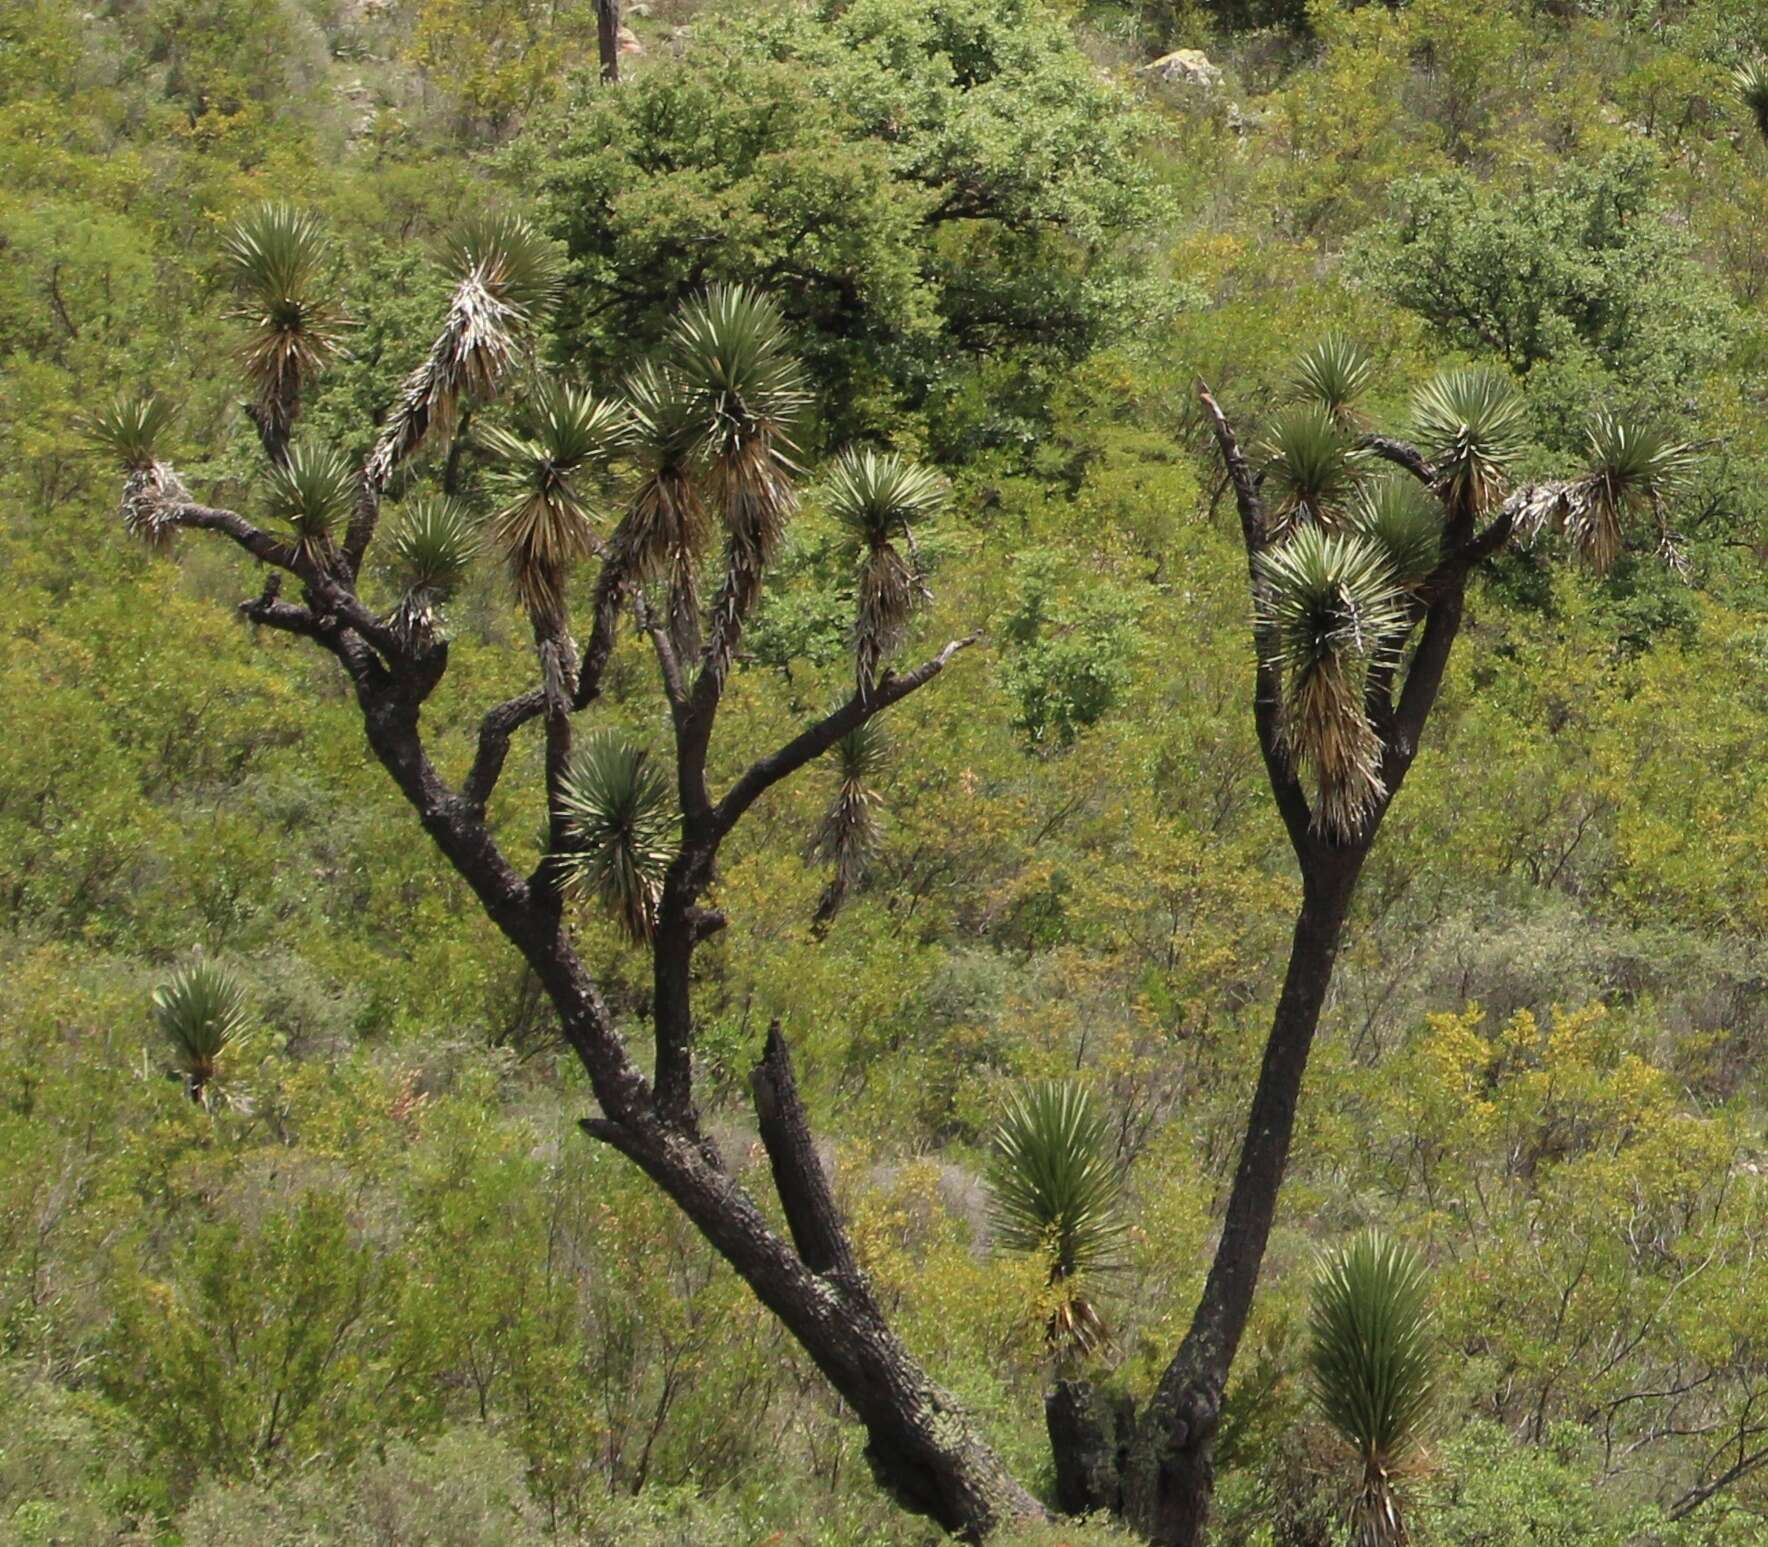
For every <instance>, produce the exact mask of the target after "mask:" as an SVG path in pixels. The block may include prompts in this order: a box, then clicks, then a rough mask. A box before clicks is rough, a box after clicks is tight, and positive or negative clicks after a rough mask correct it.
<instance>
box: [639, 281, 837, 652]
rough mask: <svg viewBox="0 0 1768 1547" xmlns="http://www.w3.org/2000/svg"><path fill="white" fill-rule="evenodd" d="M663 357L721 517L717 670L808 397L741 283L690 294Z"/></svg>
mask: <svg viewBox="0 0 1768 1547" xmlns="http://www.w3.org/2000/svg"><path fill="white" fill-rule="evenodd" d="M665 359H666V362H667V365H668V367H669V369H671V370H672V371H673V372H675V373H676V374H677V375H678V376H679V377H680V379H681V381H682V382H683V383H684V384H685V386H686V387H687V389H688V390H689V391H690V392H691V393H692V394H693V396H694V400H695V402H696V403H697V405H698V411H699V414H700V418H701V425H702V429H701V436H702V442H701V444H702V446H703V448H704V452H705V456H706V463H707V469H708V472H709V474H710V477H711V484H712V499H713V505H714V507H715V508H716V509H717V510H718V512H719V514H720V515H721V516H722V518H723V520H724V526H725V542H726V562H725V582H724V585H723V587H722V589H721V591H720V594H719V597H718V600H717V603H716V604H715V617H714V620H713V626H714V630H715V632H714V639H713V646H712V648H713V650H714V652H715V655H716V659H715V660H714V662H713V665H714V669H715V670H716V671H719V672H722V671H723V670H725V668H726V667H727V666H728V664H729V656H730V652H731V651H733V650H734V649H735V647H736V636H737V633H738V631H739V630H740V629H741V627H742V620H743V619H744V618H746V617H747V616H748V614H749V611H750V609H751V608H752V607H753V606H754V603H755V598H756V596H757V595H758V594H759V592H760V589H761V578H762V572H763V570H764V569H765V568H766V565H767V562H768V560H769V559H770V558H772V556H773V553H774V550H775V548H776V547H777V546H778V544H779V540H780V536H781V534H782V533H783V532H784V530H785V526H786V522H787V520H788V519H789V518H790V516H791V514H792V512H793V511H794V510H795V509H796V508H797V503H798V496H797V490H796V482H795V480H796V478H797V475H798V466H797V464H796V462H795V461H794V460H793V458H794V456H795V454H796V447H795V446H794V444H793V441H792V434H793V430H794V427H795V426H796V424H797V421H798V419H799V418H800V416H801V415H802V414H803V412H804V409H805V407H806V406H807V404H808V402H809V397H808V393H807V392H806V389H805V378H804V371H803V367H802V366H801V365H800V364H799V362H798V359H797V357H796V356H795V355H794V354H793V353H792V352H791V346H790V339H789V337H788V334H787V329H786V323H785V319H784V317H783V316H782V315H781V313H780V309H779V307H778V306H777V305H775V304H774V302H773V301H772V300H771V299H770V298H769V297H767V296H765V295H762V294H761V293H760V292H758V291H755V290H751V289H749V288H748V287H747V286H744V285H714V286H713V287H712V288H711V289H710V290H708V291H707V292H706V294H705V295H704V296H703V297H701V298H700V299H698V300H695V301H691V302H689V303H688V305H687V306H686V307H684V308H683V310H682V314H681V316H680V317H679V318H678V319H677V320H676V323H675V325H674V327H673V328H672V329H671V331H670V335H669V340H668V344H667V349H666V353H665Z"/></svg>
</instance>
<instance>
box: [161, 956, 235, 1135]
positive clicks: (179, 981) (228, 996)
mask: <svg viewBox="0 0 1768 1547" xmlns="http://www.w3.org/2000/svg"><path fill="white" fill-rule="evenodd" d="M153 1016H154V1022H155V1024H156V1025H158V1027H159V1029H160V1031H161V1032H162V1033H163V1034H164V1035H165V1038H166V1040H167V1042H169V1043H170V1044H171V1047H172V1059H173V1064H174V1066H175V1067H176V1069H177V1070H178V1072H179V1073H180V1074H181V1075H183V1076H184V1082H185V1088H186V1089H187V1090H188V1091H189V1092H190V1095H191V1098H192V1099H193V1100H196V1101H202V1102H205V1103H206V1102H207V1100H208V1097H209V1089H210V1086H211V1084H212V1083H213V1082H214V1080H215V1078H216V1076H217V1074H218V1072H219V1069H220V1064H221V1059H222V1056H223V1055H224V1054H225V1053H226V1052H227V1049H228V1048H229V1047H232V1046H234V1045H235V1044H236V1043H238V1041H239V1039H240V1037H241V1035H242V1034H243V1033H244V1031H245V1028H246V999H245V991H244V990H243V989H242V988H241V987H240V984H239V979H238V978H236V977H235V976H234V975H233V974H232V973H231V972H229V971H228V970H227V969H226V968H224V967H220V966H217V965H216V964H215V963H213V962H209V961H195V962H192V963H191V964H190V965H189V966H187V967H180V968H179V969H178V970H177V971H176V972H174V973H173V974H172V976H171V977H170V978H168V979H167V980H166V981H165V982H164V983H162V984H161V985H160V986H159V987H158V988H156V989H155V990H154V994H153Z"/></svg>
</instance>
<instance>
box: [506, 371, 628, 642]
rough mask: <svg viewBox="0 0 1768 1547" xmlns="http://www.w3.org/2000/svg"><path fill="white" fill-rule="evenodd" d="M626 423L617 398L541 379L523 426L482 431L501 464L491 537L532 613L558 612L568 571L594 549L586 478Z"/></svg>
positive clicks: (554, 614) (549, 615) (550, 615)
mask: <svg viewBox="0 0 1768 1547" xmlns="http://www.w3.org/2000/svg"><path fill="white" fill-rule="evenodd" d="M625 427H626V415H625V411H624V410H623V409H622V408H621V406H620V405H619V404H617V403H613V402H610V401H608V400H607V399H605V398H598V397H596V396H595V395H594V394H592V393H589V392H586V391H583V390H581V389H579V388H576V387H554V386H542V388H541V389H540V390H539V391H538V392H537V393H536V394H535V397H534V399H533V401H532V402H531V403H530V404H529V406H528V411H527V414H526V417H525V422H524V423H523V426H522V432H521V433H514V432H512V431H509V430H505V429H499V428H487V429H484V430H481V431H480V432H479V439H480V441H481V443H482V444H483V445H484V446H485V448H486V449H487V450H488V451H490V452H491V453H492V455H494V456H495V457H497V458H498V459H499V461H500V462H501V464H502V466H501V467H500V469H499V471H498V474H497V478H496V483H497V488H498V491H499V493H500V494H501V495H502V497H503V499H504V504H503V505H502V507H501V508H500V509H499V510H498V511H497V513H496V514H495V515H493V516H492V518H491V522H490V526H489V535H490V540H491V543H492V545H493V546H494V547H496V548H497V549H498V550H499V551H500V552H501V553H502V554H503V555H504V558H505V559H506V560H507V561H508V563H509V566H510V574H511V576H512V577H513V578H514V580H515V583H516V595H517V597H518V598H519V599H520V600H521V603H522V605H523V606H524V607H525V608H527V610H528V612H529V613H530V615H532V616H534V617H537V618H540V617H545V618H556V617H558V616H559V615H560V614H561V613H562V611H563V608H564V583H565V575H566V572H567V571H568V570H569V568H570V566H571V565H572V564H573V563H574V562H576V561H577V560H579V559H582V558H584V557H587V556H588V555H589V554H590V553H592V552H593V551H594V550H595V546H596V537H595V527H594V524H593V520H592V516H591V512H590V508H589V503H588V500H587V497H586V494H585V491H584V480H585V477H586V475H587V473H588V471H589V470H590V468H591V467H592V466H593V465H594V464H597V463H599V462H602V461H605V460H606V458H607V457H608V455H609V453H610V452H611V451H612V450H613V448H614V447H615V446H616V445H617V444H618V443H619V441H620V439H621V436H622V435H623V433H624V431H625Z"/></svg>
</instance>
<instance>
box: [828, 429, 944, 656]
mask: <svg viewBox="0 0 1768 1547" xmlns="http://www.w3.org/2000/svg"><path fill="white" fill-rule="evenodd" d="M950 497H951V486H950V485H949V484H947V483H946V481H945V479H944V478H942V477H941V476H940V475H939V474H938V473H937V472H935V471H934V470H933V469H932V468H930V467H922V466H920V465H919V464H918V463H915V462H911V461H910V460H908V459H907V458H906V457H901V456H898V455H897V454H896V453H895V452H891V451H886V452H881V453H880V452H873V451H851V450H849V451H844V452H842V453H841V455H840V456H838V457H836V458H835V461H834V464H833V465H832V466H831V467H830V469H829V471H828V474H827V477H826V483H825V498H826V499H827V502H828V507H829V514H830V515H832V516H833V517H834V518H835V520H836V521H837V522H839V523H840V525H841V526H842V527H843V528H844V529H845V531H846V532H847V534H848V536H849V537H851V538H852V539H853V542H854V544H855V545H856V546H857V548H858V549H859V584H858V588H857V589H858V612H857V617H856V619H855V622H854V630H853V646H854V656H855V660H856V663H857V666H858V670H859V683H860V688H861V690H862V691H864V690H865V689H867V688H869V687H870V686H871V685H872V683H874V682H876V681H877V679H878V669H879V667H880V665H881V664H882V663H883V662H884V660H885V659H886V658H887V657H889V656H891V655H893V654H894V653H895V652H896V651H897V650H898V649H899V648H900V647H901V645H902V641H903V638H904V636H905V635H906V633H907V632H908V622H909V614H910V613H911V612H912V611H913V610H914V606H915V602H916V600H917V598H919V597H922V596H924V595H926V588H925V586H924V585H923V583H922V581H921V578H920V576H919V575H917V574H916V572H915V570H914V568H913V566H912V565H911V563H910V560H909V558H907V557H905V556H904V555H903V553H902V550H901V549H899V548H898V547H897V546H896V543H897V539H898V538H901V539H902V540H903V542H904V543H906V544H908V545H909V552H910V554H911V555H912V554H913V552H914V548H913V544H914V531H913V524H914V523H915V522H917V521H925V520H928V519H929V518H931V517H932V516H934V515H936V514H937V513H938V512H939V511H940V510H942V509H943V508H944V507H945V504H946V501H947V500H948V499H949V498H950Z"/></svg>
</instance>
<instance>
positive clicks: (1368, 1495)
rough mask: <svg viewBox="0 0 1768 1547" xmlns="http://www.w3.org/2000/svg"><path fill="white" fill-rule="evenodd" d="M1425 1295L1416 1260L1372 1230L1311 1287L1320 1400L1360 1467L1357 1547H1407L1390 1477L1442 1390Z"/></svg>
mask: <svg viewBox="0 0 1768 1547" xmlns="http://www.w3.org/2000/svg"><path fill="white" fill-rule="evenodd" d="M1429 1289H1430V1286H1429V1279H1428V1277H1427V1275H1426V1273H1425V1269H1424V1264H1423V1263H1422V1262H1421V1261H1420V1260H1419V1258H1418V1257H1417V1256H1415V1255H1414V1254H1413V1253H1412V1252H1411V1251H1409V1250H1408V1249H1407V1248H1406V1247H1404V1246H1402V1245H1400V1244H1398V1243H1397V1242H1393V1241H1389V1240H1387V1239H1386V1238H1384V1237H1382V1236H1380V1235H1378V1234H1376V1233H1375V1232H1373V1231H1370V1232H1366V1233H1364V1234H1362V1235H1360V1236H1358V1237H1357V1238H1356V1239H1355V1240H1354V1241H1352V1242H1351V1243H1350V1245H1349V1246H1347V1247H1345V1248H1344V1249H1343V1250H1342V1251H1339V1252H1336V1253H1333V1254H1332V1255H1331V1256H1329V1257H1327V1258H1325V1259H1324V1260H1323V1261H1322V1263H1321V1265H1320V1270H1319V1274H1318V1276H1317V1278H1316V1279H1315V1282H1314V1290H1313V1307H1312V1315H1311V1318H1310V1332H1311V1338H1310V1346H1309V1350H1308V1371H1309V1376H1310V1380H1311V1384H1312V1387H1313V1395H1314V1400H1315V1402H1316V1403H1317V1405H1318V1407H1319V1409H1320V1413H1321V1416H1323V1417H1324V1418H1325V1419H1326V1421H1327V1422H1328V1423H1329V1424H1331V1425H1332V1427H1333V1428H1334V1429H1335V1430H1337V1431H1338V1434H1339V1435H1340V1437H1341V1438H1343V1439H1344V1441H1345V1443H1346V1444H1348V1445H1350V1446H1351V1447H1352V1448H1353V1449H1354V1450H1355V1451H1356V1452H1357V1456H1358V1459H1359V1460H1360V1461H1361V1463H1362V1466H1363V1483H1362V1488H1361V1490H1360V1492H1359V1494H1358V1497H1357V1501H1356V1504H1355V1505H1354V1506H1353V1510H1352V1534H1351V1540H1352V1543H1353V1547H1400V1544H1401V1543H1403V1542H1404V1541H1405V1530H1404V1527H1403V1525H1402V1523H1401V1520H1400V1513H1399V1507H1398V1501H1397V1500H1396V1498H1395V1496H1394V1492H1393V1481H1392V1479H1393V1473H1394V1470H1395V1469H1396V1467H1398V1466H1399V1465H1400V1464H1401V1463H1403V1462H1404V1461H1405V1459H1406V1457H1407V1455H1408V1453H1409V1452H1410V1451H1412V1450H1413V1449H1415V1448H1416V1446H1417V1445H1418V1443H1419V1441H1420V1439H1421V1438H1422V1435H1423V1432H1424V1428H1425V1424H1426V1421H1427V1419H1428V1417H1429V1414H1430V1408H1431V1403H1432V1400H1433V1398H1434V1396H1435V1392H1436V1348H1435V1341H1434V1334H1433V1327H1432V1322H1431V1315H1430V1308H1429Z"/></svg>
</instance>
